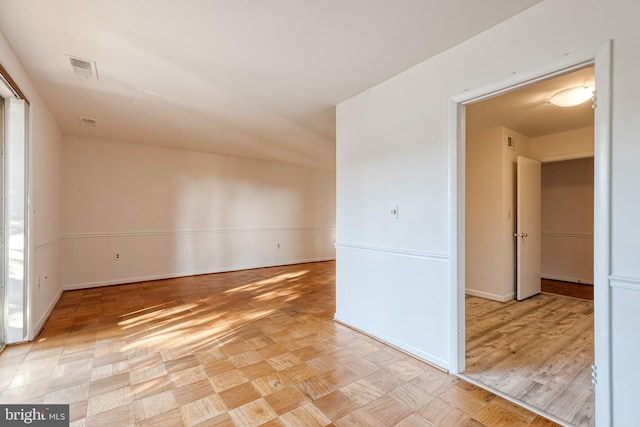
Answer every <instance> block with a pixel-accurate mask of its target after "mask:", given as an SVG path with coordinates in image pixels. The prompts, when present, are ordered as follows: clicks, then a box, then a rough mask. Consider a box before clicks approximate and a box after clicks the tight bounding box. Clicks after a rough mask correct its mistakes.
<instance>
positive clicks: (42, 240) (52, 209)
mask: <svg viewBox="0 0 640 427" xmlns="http://www.w3.org/2000/svg"><path fill="white" fill-rule="evenodd" d="M0 63H2V66H3V67H4V68H5V69H6V70H7V71H8V73H9V74H10V75H11V77H12V78H13V79H14V81H15V82H16V84H17V85H18V87H20V89H21V90H22V91H23V92H24V94H25V96H26V97H27V99H28V100H29V102H30V107H29V150H30V161H29V171H30V175H29V184H30V187H29V192H30V200H29V204H30V211H29V220H30V236H29V250H30V252H31V264H30V266H29V272H30V274H29V277H28V280H29V294H28V296H27V299H28V307H29V308H28V311H29V317H28V325H27V331H26V332H27V334H26V335H27V336H26V338H28V339H30V338H33V337H34V335H35V333H37V332H38V330H39V329H40V328H41V327H42V325H43V324H44V321H45V320H46V318H47V316H48V314H49V312H50V311H51V310H52V309H53V306H54V305H55V303H56V301H57V300H58V298H59V296H60V294H61V293H62V281H61V277H62V275H61V254H62V239H61V238H62V197H61V194H62V161H61V160H62V159H61V146H62V134H61V132H60V129H59V128H58V126H57V124H56V122H55V120H54V119H53V116H52V114H51V112H50V110H49V108H48V107H47V105H45V104H44V102H43V101H42V99H41V98H40V96H39V94H38V92H37V91H36V90H35V88H34V86H33V84H32V83H31V81H30V79H29V76H28V75H27V73H26V72H25V70H24V69H23V68H22V65H21V64H20V61H19V60H18V58H17V57H16V56H15V54H14V53H13V51H12V49H11V47H10V46H9V44H8V43H7V41H6V39H5V38H4V35H2V34H1V33H0ZM38 276H41V278H42V281H41V284H40V287H38V286H37V278H38ZM44 277H46V279H44Z"/></svg>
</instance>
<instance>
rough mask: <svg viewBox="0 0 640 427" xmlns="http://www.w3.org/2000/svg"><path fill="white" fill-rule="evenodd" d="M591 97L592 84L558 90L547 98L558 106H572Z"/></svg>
mask: <svg viewBox="0 0 640 427" xmlns="http://www.w3.org/2000/svg"><path fill="white" fill-rule="evenodd" d="M591 98H593V86H577V87H572V88H569V89H564V90H561V91H560V92H558V93H556V94H555V95H553V96H552V97H551V98H549V102H550V103H552V104H553V105H557V106H558V107H574V106H576V105H579V104H582V103H583V102H585V101H588V100H589V99H591Z"/></svg>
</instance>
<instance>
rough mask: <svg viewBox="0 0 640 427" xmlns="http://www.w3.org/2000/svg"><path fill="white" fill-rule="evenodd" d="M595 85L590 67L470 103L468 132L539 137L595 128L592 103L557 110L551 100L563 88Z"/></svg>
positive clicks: (467, 116)
mask: <svg viewBox="0 0 640 427" xmlns="http://www.w3.org/2000/svg"><path fill="white" fill-rule="evenodd" d="M594 82H595V76H594V69H593V66H590V67H587V68H583V69H581V70H578V71H574V72H572V73H568V74H564V75H561V76H558V77H554V78H551V79H548V80H543V81H541V82H537V83H534V84H531V85H529V86H525V87H523V88H521V89H517V90H515V91H512V92H508V93H506V94H504V95H500V96H497V97H494V98H490V99H487V100H484V101H481V102H477V103H475V104H470V105H469V106H468V107H467V111H466V119H467V122H466V126H467V132H475V131H478V130H481V129H487V128H491V127H496V126H504V127H507V128H509V129H512V130H514V131H516V132H518V133H520V134H522V135H524V136H526V137H529V138H536V137H539V136H543V135H550V134H554V133H559V132H566V131H570V130H575V129H582V128H585V127H588V126H593V108H592V107H591V102H585V103H583V104H579V105H577V106H575V107H558V106H556V105H553V104H551V103H549V99H550V98H551V97H552V96H553V95H554V94H556V93H558V92H560V91H561V90H563V89H567V88H572V87H579V86H594Z"/></svg>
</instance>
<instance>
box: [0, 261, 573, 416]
mask: <svg viewBox="0 0 640 427" xmlns="http://www.w3.org/2000/svg"><path fill="white" fill-rule="evenodd" d="M334 311H335V263H334V262H321V263H311V264H299V265H291V266H284V267H272V268H263V269H255V270H246V271H238V272H231V273H220V274H210V275H202V276H193V277H185V278H179V279H170V280H161V281H151V282H144V283H137V284H130V285H121V286H110V287H102V288H94V289H87V290H77V291H68V292H65V293H64V294H63V295H62V297H61V299H60V301H59V302H58V304H57V305H56V307H55V309H54V311H53V313H52V314H51V317H50V318H49V320H48V322H47V323H46V325H45V327H44V330H43V331H42V333H41V334H40V336H39V337H38V338H37V339H36V340H35V342H33V343H27V344H21V345H13V346H9V347H8V348H7V349H6V350H5V351H4V352H3V353H2V354H1V355H0V401H1V402H2V403H23V404H24V403H51V404H53V403H68V404H70V415H71V426H74V427H78V426H89V427H95V426H109V427H125V426H167V427H179V426H233V425H236V426H259V425H262V426H295V427H298V426H330V425H335V426H366V427H376V426H392V425H397V426H405V427H406V426H434V425H442V426H468V427H481V426H509V427H512V426H528V425H529V426H552V425H556V424H554V423H552V422H550V421H548V420H546V419H545V418H542V417H540V416H538V415H536V414H534V413H532V412H529V411H527V410H525V409H523V408H521V407H518V406H516V405H513V404H512V403H510V402H508V401H506V400H504V399H502V398H500V397H497V396H495V395H493V394H492V393H490V392H487V391H485V390H483V389H481V388H478V387H475V386H473V385H471V384H469V383H467V382H465V381H462V380H460V379H459V378H457V377H455V376H452V375H448V374H446V373H444V372H442V371H440V370H438V369H435V368H433V367H431V366H430V365H428V364H425V363H423V362H421V361H419V360H416V359H414V358H412V357H410V356H408V355H406V354H404V353H402V352H400V351H397V350H395V349H393V348H391V347H389V346H387V345H384V344H382V343H380V342H378V341H376V340H374V339H372V338H369V337H367V336H365V335H363V334H361V333H358V332H356V331H354V330H352V329H350V328H347V327H345V326H343V325H340V324H338V323H336V322H334V321H333V320H332V318H333V314H334ZM420 327H423V326H420ZM440 327H444V325H440ZM568 404H569V405H571V404H572V403H571V402H568Z"/></svg>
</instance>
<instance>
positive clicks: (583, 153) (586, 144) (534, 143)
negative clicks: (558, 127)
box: [529, 126, 594, 162]
mask: <svg viewBox="0 0 640 427" xmlns="http://www.w3.org/2000/svg"><path fill="white" fill-rule="evenodd" d="M593 132H594V131H593V126H590V127H586V128H582V129H575V130H570V131H567V132H560V133H554V134H551V135H545V136H539V137H537V138H531V141H530V144H529V147H530V155H531V158H533V159H538V160H540V161H542V162H550V161H556V160H569V159H579V158H585V157H593Z"/></svg>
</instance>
